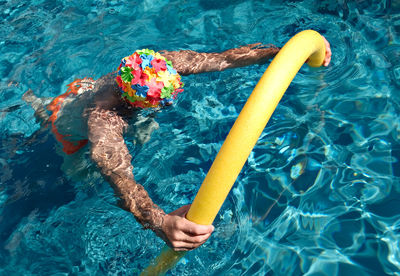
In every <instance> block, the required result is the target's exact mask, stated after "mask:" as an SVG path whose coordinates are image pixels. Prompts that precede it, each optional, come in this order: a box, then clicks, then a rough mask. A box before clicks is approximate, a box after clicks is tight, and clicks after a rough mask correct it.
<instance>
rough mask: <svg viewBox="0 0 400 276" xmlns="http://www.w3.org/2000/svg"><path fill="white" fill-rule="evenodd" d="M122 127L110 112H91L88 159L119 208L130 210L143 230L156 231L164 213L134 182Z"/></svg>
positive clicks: (118, 117) (118, 118) (118, 119)
mask: <svg viewBox="0 0 400 276" xmlns="http://www.w3.org/2000/svg"><path fill="white" fill-rule="evenodd" d="M126 126H127V123H126V122H125V121H124V120H123V119H122V118H121V117H120V116H118V115H117V114H115V113H113V112H109V111H105V110H103V109H98V108H97V109H94V110H92V111H91V112H90V114H89V120H88V127H89V141H90V142H91V157H92V159H93V160H94V161H95V163H96V164H97V165H98V167H99V168H100V169H101V172H102V174H103V175H104V176H105V177H106V178H107V180H108V181H109V182H110V183H111V186H112V187H113V189H114V191H115V193H116V194H117V196H118V197H119V198H120V199H121V201H120V202H119V204H120V206H121V207H122V208H123V209H125V210H127V211H130V212H131V213H132V214H133V215H134V216H135V218H136V219H137V220H138V221H139V222H140V223H141V224H142V225H143V226H144V228H148V229H152V230H153V231H155V232H157V231H159V230H160V229H161V226H162V223H163V218H164V216H165V213H164V211H163V210H161V209H160V208H159V207H158V206H157V205H155V204H154V203H153V201H152V200H151V199H150V197H149V195H148V194H147V192H146V190H145V189H144V188H143V186H141V185H140V184H138V183H136V181H135V180H134V177H133V173H132V169H133V167H132V164H131V160H132V156H131V155H130V153H129V151H128V148H127V146H126V144H125V141H124V138H123V131H124V129H125V127H126Z"/></svg>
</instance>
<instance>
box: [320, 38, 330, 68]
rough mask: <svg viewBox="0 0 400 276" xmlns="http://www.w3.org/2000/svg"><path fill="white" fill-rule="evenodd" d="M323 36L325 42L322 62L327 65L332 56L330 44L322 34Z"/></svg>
mask: <svg viewBox="0 0 400 276" xmlns="http://www.w3.org/2000/svg"><path fill="white" fill-rule="evenodd" d="M322 37H323V38H324V43H325V59H324V62H323V65H324V66H328V65H329V63H330V62H331V58H332V50H331V45H330V44H329V42H328V40H326V38H325V37H324V36H322Z"/></svg>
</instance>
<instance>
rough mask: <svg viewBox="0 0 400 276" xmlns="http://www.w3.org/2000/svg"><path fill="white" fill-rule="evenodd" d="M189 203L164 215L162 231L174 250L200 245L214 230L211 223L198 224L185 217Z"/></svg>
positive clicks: (190, 248)
mask: <svg viewBox="0 0 400 276" xmlns="http://www.w3.org/2000/svg"><path fill="white" fill-rule="evenodd" d="M189 208H190V205H186V206H183V207H181V208H179V209H178V210H176V211H174V212H172V213H170V214H168V215H166V216H165V217H164V222H163V226H162V229H163V232H164V234H165V237H166V242H167V244H168V246H170V247H171V248H172V249H173V250H175V251H187V250H192V249H194V248H197V247H199V246H200V245H202V244H203V243H204V242H205V241H206V240H207V239H208V238H209V237H210V235H211V233H212V232H213V230H214V226H212V225H199V224H196V223H194V222H191V221H189V220H187V219H186V218H185V215H186V213H187V211H188V210H189Z"/></svg>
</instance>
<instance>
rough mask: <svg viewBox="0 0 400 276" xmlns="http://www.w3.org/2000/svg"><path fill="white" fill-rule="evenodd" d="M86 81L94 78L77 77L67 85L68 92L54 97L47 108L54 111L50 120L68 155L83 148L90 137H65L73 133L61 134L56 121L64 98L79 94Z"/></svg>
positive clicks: (53, 130)
mask: <svg viewBox="0 0 400 276" xmlns="http://www.w3.org/2000/svg"><path fill="white" fill-rule="evenodd" d="M85 81H94V80H93V79H92V78H84V79H77V80H75V81H73V82H71V83H70V84H68V85H67V87H68V89H67V92H65V93H64V94H61V95H60V96H58V97H56V98H54V100H53V101H52V102H51V103H50V104H49V105H48V106H47V109H48V110H49V111H51V112H52V114H51V116H50V117H49V121H50V122H51V130H52V132H53V134H54V136H55V138H56V140H57V141H59V142H60V143H61V144H62V145H63V152H65V153H66V154H68V155H69V154H73V153H75V152H77V151H78V150H80V149H81V148H83V147H84V146H85V145H86V144H87V143H88V139H82V140H78V141H68V140H67V139H65V138H66V137H70V136H71V135H69V134H67V135H64V134H61V133H60V132H59V131H58V129H57V126H56V125H55V121H56V120H57V118H58V112H59V111H60V110H61V108H62V106H63V102H64V100H65V99H66V98H67V97H68V96H69V95H71V94H73V95H77V94H78V92H79V89H80V88H81V87H82V82H85ZM92 88H93V87H92Z"/></svg>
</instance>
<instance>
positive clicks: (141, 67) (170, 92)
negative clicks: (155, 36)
mask: <svg viewBox="0 0 400 276" xmlns="http://www.w3.org/2000/svg"><path fill="white" fill-rule="evenodd" d="M115 80H116V81H117V83H118V86H119V87H120V89H121V93H122V97H123V98H125V99H126V100H127V101H128V102H129V103H130V104H131V105H132V106H134V107H141V108H146V107H158V106H165V105H170V104H172V103H173V101H174V99H175V97H176V95H177V94H178V93H180V92H182V91H183V89H181V88H182V87H183V83H182V82H181V76H180V75H179V74H178V73H177V72H176V70H175V69H174V68H173V67H172V63H171V61H169V60H167V59H166V58H164V57H163V56H162V55H161V54H160V53H158V52H154V51H153V50H149V49H143V50H137V51H135V52H134V53H133V54H132V55H130V56H128V57H124V58H123V59H122V61H121V64H120V65H119V67H118V75H117V77H116V79H115Z"/></svg>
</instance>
